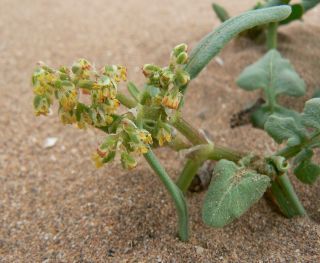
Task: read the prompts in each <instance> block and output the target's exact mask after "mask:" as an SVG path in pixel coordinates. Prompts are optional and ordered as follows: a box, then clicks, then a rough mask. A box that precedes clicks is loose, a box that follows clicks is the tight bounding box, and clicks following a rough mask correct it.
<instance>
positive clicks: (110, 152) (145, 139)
mask: <svg viewBox="0 0 320 263" xmlns="http://www.w3.org/2000/svg"><path fill="white" fill-rule="evenodd" d="M151 144H152V137H151V134H150V133H149V132H148V131H147V130H145V129H139V128H138V127H137V126H136V125H135V123H134V122H133V121H131V120H130V119H128V118H123V119H122V120H121V122H120V124H119V125H118V127H117V130H116V133H114V134H109V135H108V136H107V137H106V139H105V140H104V142H103V143H102V144H101V145H100V146H99V147H98V149H97V151H96V152H95V153H94V154H93V156H92V159H93V160H94V162H95V164H96V166H97V167H101V166H102V165H103V164H105V163H107V162H110V161H111V160H113V159H114V158H115V156H116V152H120V153H121V164H122V166H123V168H125V169H132V168H134V167H135V166H136V165H137V161H136V160H135V158H134V156H133V154H134V153H136V154H145V153H147V152H148V150H149V147H150V145H151Z"/></svg>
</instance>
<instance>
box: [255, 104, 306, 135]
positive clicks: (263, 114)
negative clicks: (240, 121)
mask: <svg viewBox="0 0 320 263" xmlns="http://www.w3.org/2000/svg"><path fill="white" fill-rule="evenodd" d="M271 114H274V115H276V116H279V117H292V118H294V119H295V120H296V121H297V122H300V114H299V113H298V112H296V111H294V110H290V109H287V108H284V107H282V106H279V105H277V106H275V107H274V109H273V111H271V109H270V107H269V106H268V105H266V104H265V105H262V106H261V107H259V108H258V109H257V110H255V111H254V112H253V113H252V114H251V116H250V121H251V123H252V125H253V126H254V127H256V128H260V129H264V124H265V123H266V121H267V119H268V117H269V116H270V115H271Z"/></svg>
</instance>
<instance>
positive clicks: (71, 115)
mask: <svg viewBox="0 0 320 263" xmlns="http://www.w3.org/2000/svg"><path fill="white" fill-rule="evenodd" d="M121 80H123V81H125V80H126V69H125V68H124V67H122V66H105V67H104V68H102V69H101V70H100V71H99V72H98V71H97V70H96V69H95V67H94V66H93V65H92V64H90V63H89V62H88V61H87V60H85V59H80V60H78V61H77V62H76V63H74V64H73V65H72V67H71V69H69V68H67V67H61V68H59V69H58V70H55V69H52V68H50V67H48V66H46V65H43V64H40V65H39V67H38V68H37V69H36V70H35V72H34V74H33V76H32V84H33V91H34V93H35V98H34V108H35V113H36V115H47V114H48V112H49V109H50V107H51V105H52V104H53V101H54V99H57V100H58V101H59V116H60V119H61V121H62V123H64V124H73V123H76V124H77V125H78V127H79V128H85V127H86V126H87V125H88V124H89V125H94V126H96V127H104V126H107V125H110V124H111V123H112V121H113V116H112V115H113V114H114V113H115V112H116V110H117V109H118V107H119V106H120V103H119V101H118V100H117V99H116V95H117V86H118V83H119V82H120V81H121ZM81 91H82V93H84V94H88V95H90V99H91V102H90V103H88V104H85V103H82V102H80V101H79V98H80V92H81Z"/></svg>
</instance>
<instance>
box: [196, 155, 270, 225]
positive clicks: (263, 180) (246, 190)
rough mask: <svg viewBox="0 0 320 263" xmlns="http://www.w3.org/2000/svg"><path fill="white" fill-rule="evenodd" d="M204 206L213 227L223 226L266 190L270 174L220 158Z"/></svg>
mask: <svg viewBox="0 0 320 263" xmlns="http://www.w3.org/2000/svg"><path fill="white" fill-rule="evenodd" d="M214 173H215V174H216V177H215V178H214V179H213V180H212V181H211V183H210V186H209V190H208V192H207V194H206V197H205V200H204V205H203V208H202V219H203V221H204V223H205V224H207V225H209V226H212V227H223V226H225V225H227V224H228V223H230V222H232V221H233V220H234V219H236V218H238V217H240V216H241V215H242V214H243V213H245V212H246V211H247V210H248V209H249V208H250V207H251V206H252V205H253V204H254V203H255V202H256V201H258V200H259V199H260V198H261V197H262V195H263V193H264V192H265V191H266V189H267V187H268V186H269V183H270V178H269V177H268V176H266V175H261V174H258V173H257V172H255V171H252V170H248V169H246V168H242V167H239V166H237V165H236V164H235V163H234V162H231V161H227V160H221V161H219V162H218V164H217V165H216V167H215V170H214Z"/></svg>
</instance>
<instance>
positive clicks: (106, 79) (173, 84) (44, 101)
mask: <svg viewBox="0 0 320 263" xmlns="http://www.w3.org/2000/svg"><path fill="white" fill-rule="evenodd" d="M187 60H188V55H187V45H185V44H181V45H178V46H176V47H175V48H174V49H173V51H172V52H171V56H170V63H169V66H167V67H164V68H160V67H157V66H155V65H151V64H148V65H145V66H144V67H143V73H144V75H145V76H146V78H147V85H145V89H144V91H143V92H142V94H140V95H141V96H140V95H139V96H136V97H135V99H136V101H137V107H136V110H133V111H128V112H126V113H124V114H120V115H119V114H116V111H117V109H118V108H119V106H120V101H119V100H118V99H117V88H118V84H119V82H121V81H126V79H127V73H126V68H124V67H122V66H115V65H112V66H105V67H103V68H102V69H100V70H96V68H95V67H94V66H93V65H92V64H91V63H90V62H88V61H87V60H85V59H79V60H78V61H77V62H75V63H74V64H73V65H72V66H71V67H70V68H68V67H65V66H63V67H60V68H59V69H53V68H50V67H48V66H47V65H44V64H42V63H41V64H39V66H38V67H37V68H36V70H35V72H34V74H33V76H32V84H33V92H34V94H35V97H34V109H35V114H36V115H37V116H38V115H47V114H48V113H49V111H50V107H51V106H52V104H53V102H54V100H57V101H58V104H59V110H58V113H59V117H60V119H61V121H62V123H63V124H76V125H77V126H78V127H79V128H86V127H87V126H88V125H91V126H93V127H97V128H100V129H101V130H103V131H105V132H106V133H107V134H108V135H107V136H106V138H105V140H104V141H103V143H102V144H101V145H100V146H99V147H98V148H97V150H96V151H95V152H94V154H93V156H92V159H93V160H94V162H95V164H96V166H97V167H101V166H102V165H103V164H105V163H107V162H109V161H111V160H113V159H114V158H115V157H116V153H117V152H118V153H119V154H120V158H121V163H122V166H123V167H124V168H127V169H132V168H134V167H135V166H136V165H137V162H136V160H135V157H134V155H135V154H140V155H141V154H145V153H147V152H148V151H149V148H150V147H151V145H153V139H154V140H155V141H156V142H157V143H158V145H160V146H162V145H164V144H165V143H167V142H170V141H171V139H172V132H173V128H172V127H171V126H170V124H169V118H170V115H171V114H172V112H173V110H177V109H178V107H179V105H180V102H181V99H182V93H181V91H180V89H181V87H183V86H185V85H187V83H188V82H189V80H190V76H189V74H188V73H187V72H186V71H185V70H184V66H185V64H186V63H187ZM129 91H130V90H129ZM136 92H137V93H139V92H140V91H138V89H136ZM81 95H83V96H81ZM85 95H88V97H87V99H86V98H85ZM118 97H119V98H120V97H121V96H118ZM122 97H123V96H122ZM134 112H135V113H134ZM138 116H139V121H138V120H137V119H138ZM137 123H139V126H137Z"/></svg>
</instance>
